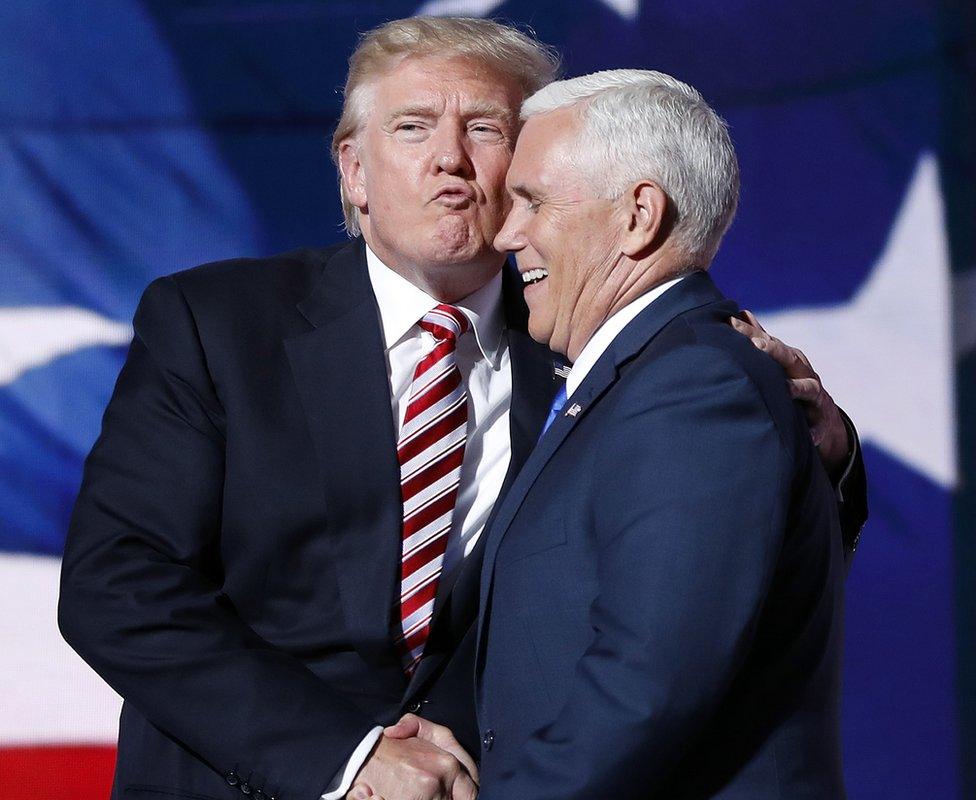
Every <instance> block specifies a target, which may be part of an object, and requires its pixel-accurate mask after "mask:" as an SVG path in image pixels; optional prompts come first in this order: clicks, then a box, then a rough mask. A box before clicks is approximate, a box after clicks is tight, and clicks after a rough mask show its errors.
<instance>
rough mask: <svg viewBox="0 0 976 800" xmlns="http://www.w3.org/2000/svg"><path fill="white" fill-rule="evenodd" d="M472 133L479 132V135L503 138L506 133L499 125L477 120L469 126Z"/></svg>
mask: <svg viewBox="0 0 976 800" xmlns="http://www.w3.org/2000/svg"><path fill="white" fill-rule="evenodd" d="M468 131H469V132H470V133H477V134H478V135H479V136H493V137H496V138H499V139H500V138H502V137H503V136H504V133H503V132H502V131H501V129H500V128H499V127H498V126H497V125H492V124H490V123H487V122H476V123H474V124H472V125H471V126H469V127H468Z"/></svg>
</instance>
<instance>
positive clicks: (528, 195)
mask: <svg viewBox="0 0 976 800" xmlns="http://www.w3.org/2000/svg"><path fill="white" fill-rule="evenodd" d="M508 191H509V192H510V193H511V194H514V195H518V196H519V197H522V198H524V199H525V200H531V199H533V198H534V197H535V192H533V191H532V190H530V189H529V187H528V186H526V185H525V184H524V183H517V184H515V186H512V187H511V188H510V189H509V190H508Z"/></svg>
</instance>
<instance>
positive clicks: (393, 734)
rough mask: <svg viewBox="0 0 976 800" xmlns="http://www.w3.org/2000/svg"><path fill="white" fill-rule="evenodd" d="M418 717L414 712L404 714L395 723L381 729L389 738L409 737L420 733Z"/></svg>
mask: <svg viewBox="0 0 976 800" xmlns="http://www.w3.org/2000/svg"><path fill="white" fill-rule="evenodd" d="M420 725H421V721H420V717H418V716H417V715H415V714H404V715H403V716H402V717H400V721H399V722H398V723H397V724H396V725H390V726H388V727H386V728H384V729H383V735H384V736H388V737H389V738H390V739H410V738H412V737H414V736H416V735H417V734H419V733H420Z"/></svg>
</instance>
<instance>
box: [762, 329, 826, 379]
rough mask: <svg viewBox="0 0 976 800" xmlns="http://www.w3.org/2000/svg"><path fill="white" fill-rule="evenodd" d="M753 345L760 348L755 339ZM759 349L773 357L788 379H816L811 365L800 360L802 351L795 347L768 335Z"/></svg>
mask: <svg viewBox="0 0 976 800" xmlns="http://www.w3.org/2000/svg"><path fill="white" fill-rule="evenodd" d="M753 344H755V345H756V346H757V347H759V344H757V343H756V341H755V339H754V340H753ZM759 349H760V350H762V351H763V352H764V353H766V354H767V355H769V356H771V357H772V358H773V360H774V361H775V362H776V363H777V364H779V365H780V366H781V367H782V368H783V369H784V370H785V371H786V377H788V378H814V377H816V375H815V373H814V372H813V370H812V369H810V367H809V365H808V364H806V363H805V362H804V361H803V359H801V358H800V356H799V352H800V351H799V350H797V349H796V348H795V347H790V346H789V345H788V344H783V343H782V342H781V341H780V340H779V339H777V338H776V337H775V336H769V335H768V334H767V336H766V340H765V342H764V344H763V346H762V347H759Z"/></svg>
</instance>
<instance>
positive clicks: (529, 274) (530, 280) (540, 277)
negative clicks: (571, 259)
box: [522, 267, 549, 286]
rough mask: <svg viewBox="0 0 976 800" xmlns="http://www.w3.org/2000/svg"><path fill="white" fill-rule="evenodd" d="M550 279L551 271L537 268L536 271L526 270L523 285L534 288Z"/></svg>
mask: <svg viewBox="0 0 976 800" xmlns="http://www.w3.org/2000/svg"><path fill="white" fill-rule="evenodd" d="M548 277H549V270H547V269H543V268H542V267H537V268H536V269H530V270H526V271H525V272H523V273H522V283H523V285H525V286H532V285H534V284H536V283H538V282H539V281H544V280H545V279H546V278H548Z"/></svg>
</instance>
